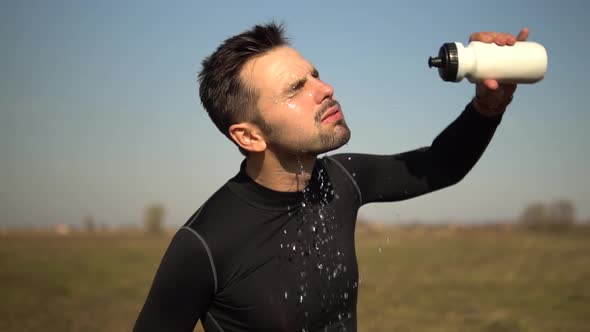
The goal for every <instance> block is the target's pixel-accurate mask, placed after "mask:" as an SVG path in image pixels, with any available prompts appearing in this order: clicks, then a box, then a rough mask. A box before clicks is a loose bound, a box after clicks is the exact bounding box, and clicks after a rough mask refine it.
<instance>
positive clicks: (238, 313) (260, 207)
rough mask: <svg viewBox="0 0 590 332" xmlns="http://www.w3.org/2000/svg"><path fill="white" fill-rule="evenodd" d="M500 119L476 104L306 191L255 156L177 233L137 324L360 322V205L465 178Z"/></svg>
mask: <svg viewBox="0 0 590 332" xmlns="http://www.w3.org/2000/svg"><path fill="white" fill-rule="evenodd" d="M499 122H500V117H495V118H488V117H484V116H482V115H480V114H479V113H477V112H476V111H475V110H474V109H473V106H472V105H471V104H469V105H467V107H466V109H465V110H464V111H463V112H462V113H461V115H460V116H459V117H458V118H457V119H456V120H455V121H454V122H452V123H451V124H450V125H449V126H448V127H447V128H446V129H445V130H444V131H443V132H442V133H440V134H439V135H438V136H437V137H436V139H435V140H434V141H433V143H432V145H431V146H430V147H425V148H421V149H417V150H413V151H409V152H405V153H401V154H394V155H384V156H377V155H367V154H336V155H332V156H328V157H324V158H319V159H317V162H316V164H315V167H314V170H313V172H312V178H311V181H310V183H309V185H308V186H307V187H306V188H305V190H303V192H277V191H274V190H271V189H268V188H265V187H263V186H261V185H259V184H258V183H256V182H255V181H253V180H252V179H251V178H249V177H248V175H246V173H245V170H244V165H245V163H243V164H242V167H241V170H240V172H239V173H238V174H237V175H236V176H235V177H234V178H232V179H230V180H229V181H228V182H227V183H226V184H225V185H224V186H222V187H221V188H220V189H219V190H218V191H217V192H215V193H214V194H213V195H212V196H211V197H210V198H209V199H208V200H207V201H206V202H205V203H204V204H203V205H202V206H201V207H200V208H199V209H198V211H197V212H196V213H195V214H194V215H193V216H192V217H191V218H190V219H189V220H188V221H187V223H186V224H185V225H184V226H183V227H182V228H180V230H179V231H178V232H177V234H176V235H175V236H174V238H173V239H172V241H171V243H170V246H169V248H168V250H167V251H166V253H165V255H164V257H163V259H162V262H161V264H160V267H159V269H158V271H157V273H156V276H155V279H154V282H153V285H152V287H151V289H150V291H149V295H148V297H147V300H146V302H145V305H144V307H143V309H142V311H141V313H140V315H139V318H138V319H137V322H136V325H135V329H134V331H136V332H141V331H192V330H193V328H194V327H195V325H196V323H197V321H198V320H199V319H200V320H201V321H202V324H203V326H204V328H205V331H207V332H211V331H226V332H229V331H356V303H357V288H358V269H357V260H356V254H355V246H354V229H355V221H356V217H357V212H358V210H359V208H360V207H361V206H362V205H364V204H367V203H371V202H385V201H399V200H404V199H408V198H412V197H416V196H419V195H422V194H425V193H429V192H432V191H435V190H438V189H441V188H444V187H447V186H449V185H452V184H454V183H456V182H458V181H459V180H460V179H462V178H463V177H464V176H465V175H466V174H467V173H468V172H469V170H470V169H471V168H472V167H473V165H474V164H475V163H476V162H477V160H478V159H479V157H480V156H481V154H482V153H483V151H484V150H485V148H486V146H487V145H488V143H489V141H490V139H491V137H492V136H493V133H494V131H495V129H496V127H497V125H498V124H499Z"/></svg>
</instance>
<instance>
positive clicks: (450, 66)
mask: <svg viewBox="0 0 590 332" xmlns="http://www.w3.org/2000/svg"><path fill="white" fill-rule="evenodd" d="M428 67H430V68H432V67H437V68H438V74H439V75H440V77H441V78H442V79H443V81H447V82H455V81H456V80H457V70H458V69H459V57H458V55H457V45H455V43H445V44H443V46H441V47H440V50H439V51H438V57H436V58H433V57H429V58H428Z"/></svg>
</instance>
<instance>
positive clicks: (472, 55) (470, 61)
mask: <svg viewBox="0 0 590 332" xmlns="http://www.w3.org/2000/svg"><path fill="white" fill-rule="evenodd" d="M428 66H429V67H431V68H432V67H437V68H438V73H439V75H440V77H441V78H442V79H443V80H444V81H447V82H459V81H461V80H462V79H463V78H464V77H466V78H467V79H468V80H469V82H471V83H479V82H482V81H483V80H485V79H494V80H497V81H498V82H500V83H535V82H538V81H540V80H542V79H543V78H544V77H545V73H546V72H547V51H545V48H544V47H543V46H542V45H541V44H538V43H535V42H529V41H523V42H516V43H515V44H514V45H512V46H498V45H496V44H488V43H483V42H478V41H474V42H471V43H469V44H468V45H467V47H464V46H463V44H461V43H457V42H455V43H445V44H443V45H442V46H441V48H440V50H439V52H438V57H435V58H433V57H430V58H429V59H428Z"/></svg>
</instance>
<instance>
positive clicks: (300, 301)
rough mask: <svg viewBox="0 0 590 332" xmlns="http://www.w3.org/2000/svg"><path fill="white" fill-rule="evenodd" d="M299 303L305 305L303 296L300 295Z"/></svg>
mask: <svg viewBox="0 0 590 332" xmlns="http://www.w3.org/2000/svg"><path fill="white" fill-rule="evenodd" d="M299 303H303V295H299Z"/></svg>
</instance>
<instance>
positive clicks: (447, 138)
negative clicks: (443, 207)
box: [429, 102, 502, 189]
mask: <svg viewBox="0 0 590 332" xmlns="http://www.w3.org/2000/svg"><path fill="white" fill-rule="evenodd" d="M501 117H502V114H499V115H495V116H490V115H489V114H487V115H486V114H482V113H481V112H479V111H478V110H476V108H475V107H474V103H473V102H471V103H469V104H468V105H467V106H466V108H465V110H464V111H463V112H462V113H461V115H460V116H459V117H458V118H457V119H456V120H455V121H453V122H452V123H451V124H450V125H449V126H448V127H447V128H446V129H445V130H443V131H442V132H441V133H440V134H439V135H438V136H437V137H436V138H435V139H434V141H433V142H432V145H431V147H430V149H429V152H430V154H431V162H432V166H431V167H430V168H431V176H430V181H429V182H431V183H430V186H431V187H433V189H436V188H442V187H446V186H449V185H452V184H454V183H457V182H458V181H460V180H461V179H462V178H463V177H465V175H467V173H468V172H469V171H470V170H471V169H472V168H473V166H474V165H475V163H476V162H477V161H478V160H479V158H480V157H481V155H482V154H483V152H484V151H485V149H486V148H487V146H488V144H489V142H490V140H491V139H492V137H493V135H494V133H495V131H496V128H497V126H498V124H499V123H500V120H501Z"/></svg>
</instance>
